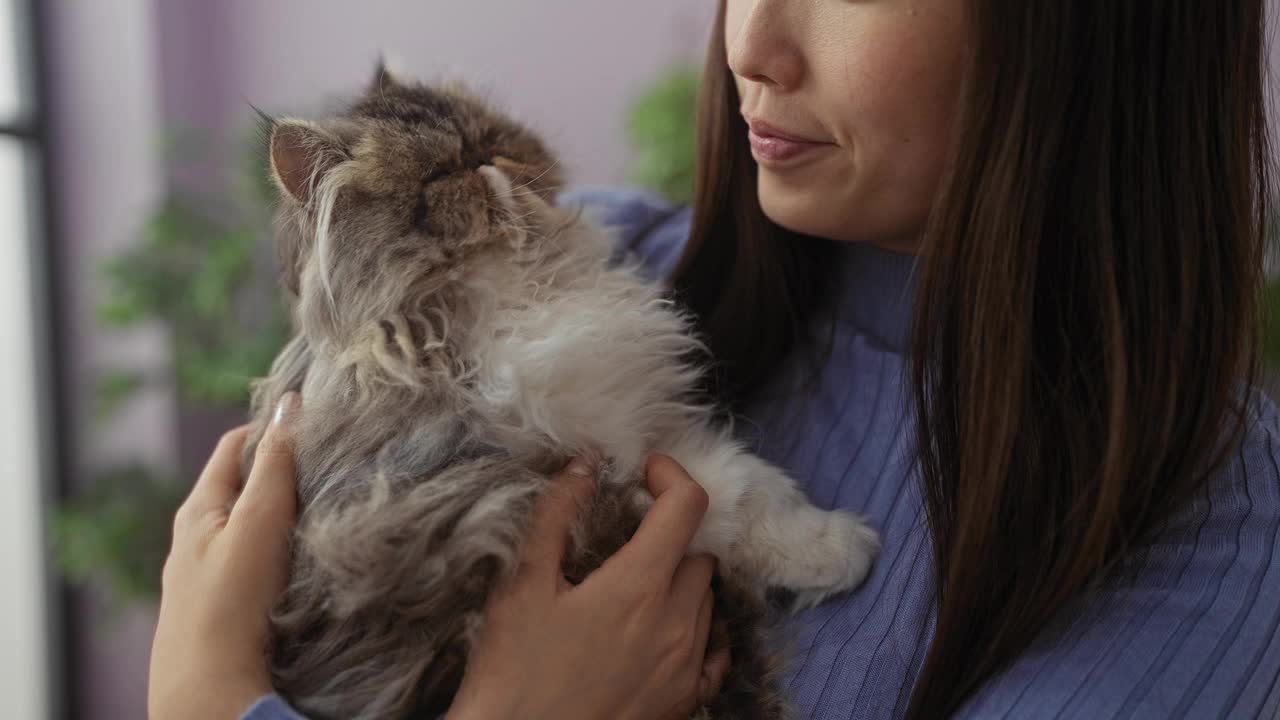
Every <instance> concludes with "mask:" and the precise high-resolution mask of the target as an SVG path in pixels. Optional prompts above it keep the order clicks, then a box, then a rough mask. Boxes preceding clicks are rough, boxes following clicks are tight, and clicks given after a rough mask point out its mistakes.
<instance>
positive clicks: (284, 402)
mask: <svg viewBox="0 0 1280 720" xmlns="http://www.w3.org/2000/svg"><path fill="white" fill-rule="evenodd" d="M297 407H298V393H296V392H287V393H285V394H284V395H282V396H281V397H280V402H278V403H276V414H275V416H274V417H272V418H271V424H272V425H279V424H280V423H282V422H283V421H284V416H285V415H288V414H289V413H292V412H293V411H294V409H295V408H297Z"/></svg>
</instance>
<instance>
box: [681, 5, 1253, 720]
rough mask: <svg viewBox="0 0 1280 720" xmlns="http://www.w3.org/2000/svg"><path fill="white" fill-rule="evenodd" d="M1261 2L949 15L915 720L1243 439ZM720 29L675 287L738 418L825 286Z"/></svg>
mask: <svg viewBox="0 0 1280 720" xmlns="http://www.w3.org/2000/svg"><path fill="white" fill-rule="evenodd" d="M1263 6H1264V0H1232V1H1230V2H1206V0H1163V1H1162V2H1158V3H1139V2H1134V1H1133V0H1037V1H1036V2H1027V1H1026V0H968V4H967V8H966V18H967V28H966V31H967V32H968V33H969V39H970V42H969V43H968V47H969V48H970V50H969V56H968V59H967V66H966V72H965V75H964V77H965V83H964V86H965V90H964V92H963V93H962V95H963V99H962V107H961V110H960V113H959V115H958V119H957V123H958V125H957V128H956V133H957V135H956V136H957V137H958V138H959V140H958V142H957V145H956V147H955V149H954V152H953V155H952V157H951V158H950V162H949V163H948V169H947V171H946V173H945V176H944V178H943V181H942V184H941V187H942V190H941V191H940V193H939V196H938V197H937V199H936V201H935V205H934V208H933V212H932V214H931V216H930V218H929V221H928V227H927V229H926V231H925V232H924V237H923V241H922V247H921V249H922V252H923V254H924V262H923V263H922V274H921V276H920V281H919V296H918V298H917V303H916V311H915V315H914V318H915V321H914V329H913V334H912V345H911V348H910V350H911V367H912V376H911V379H912V392H913V394H914V407H915V422H916V442H917V448H918V463H919V464H918V467H919V476H920V479H921V482H922V483H923V497H924V500H925V505H926V509H927V512H928V517H929V524H930V529H931V532H932V536H933V548H934V561H935V567H936V575H935V582H936V593H937V603H938V605H937V626H936V632H935V635H934V639H933V643H932V645H931V647H930V649H929V653H928V655H927V657H926V660H925V662H924V666H923V668H922V670H921V673H920V675H919V677H918V679H917V681H916V686H915V689H914V693H913V695H912V701H911V705H910V710H909V716H910V717H913V718H940V717H945V716H947V715H948V714H950V713H952V712H954V711H955V710H956V709H958V708H959V707H960V706H961V704H962V703H963V702H964V700H965V699H966V697H967V696H968V695H969V694H970V693H972V692H973V691H974V690H975V689H976V688H977V687H979V686H980V685H981V684H982V683H983V682H984V681H985V680H987V679H988V678H990V677H991V676H992V675H993V674H994V673H996V672H998V671H999V670H1001V669H1002V668H1004V667H1005V666H1007V665H1008V663H1010V662H1011V661H1012V660H1013V659H1014V658H1015V657H1016V656H1017V655H1018V654H1019V653H1020V652H1022V651H1023V650H1025V649H1026V647H1027V646H1028V645H1029V644H1030V643H1031V641H1032V640H1033V638H1034V637H1035V636H1036V634H1037V633H1038V632H1039V631H1040V630H1041V628H1043V627H1044V626H1045V624H1046V623H1047V622H1048V621H1049V620H1050V619H1051V618H1052V617H1053V616H1054V615H1055V613H1057V612H1058V611H1059V610H1060V609H1061V608H1062V607H1063V606H1064V605H1065V604H1066V603H1067V602H1068V601H1069V600H1070V599H1071V598H1072V597H1073V596H1075V595H1076V594H1077V593H1079V592H1080V591H1081V590H1082V589H1084V588H1085V587H1087V586H1088V585H1090V584H1091V583H1094V582H1098V581H1100V580H1103V579H1104V578H1105V577H1106V576H1107V574H1108V572H1110V571H1111V570H1113V569H1114V568H1115V567H1116V566H1117V565H1118V564H1119V563H1120V562H1121V561H1122V559H1123V558H1124V557H1125V556H1126V555H1127V554H1128V553H1129V552H1130V551H1131V550H1132V549H1133V548H1134V547H1135V546H1136V545H1138V544H1140V543H1141V542H1142V541H1143V539H1144V538H1145V537H1147V536H1148V535H1149V534H1150V533H1152V532H1153V531H1154V530H1155V529H1156V527H1157V526H1158V524H1159V523H1160V522H1161V521H1163V520H1164V519H1165V518H1166V517H1167V516H1168V514H1169V513H1170V512H1171V510H1172V509H1173V508H1174V507H1175V506H1176V505H1177V504H1179V503H1180V502H1182V501H1184V500H1185V499H1187V498H1188V496H1189V495H1191V494H1192V493H1194V492H1195V491H1196V490H1197V488H1199V487H1201V486H1202V485H1203V483H1204V481H1205V479H1206V477H1207V475H1208V474H1209V473H1211V472H1213V471H1214V470H1215V469H1217V468H1219V467H1220V466H1221V465H1222V463H1223V462H1225V460H1226V459H1227V458H1228V457H1229V456H1230V454H1231V453H1233V452H1234V451H1235V450H1236V449H1237V448H1238V445H1239V442H1240V440H1241V438H1242V437H1243V433H1244V430H1245V423H1246V418H1247V415H1246V412H1245V408H1244V405H1243V403H1244V400H1245V398H1246V394H1245V393H1244V388H1246V387H1247V386H1248V385H1250V384H1252V383H1253V381H1254V378H1255V377H1256V375H1257V372H1258V360H1257V357H1258V353H1257V347H1258V339H1257V328H1258V322H1257V318H1256V313H1257V312H1258V302H1257V298H1258V294H1259V292H1260V288H1261V284H1262V280H1263V267H1262V266H1263V254H1264V250H1265V242H1264V239H1265V233H1266V219H1267V217H1266V215H1267V205H1268V203H1267V199H1268V197H1269V164H1270V162H1271V160H1270V152H1269V145H1268V137H1267V125H1266V119H1265V92H1264V79H1265V77H1264V76H1265V73H1264V64H1263V56H1264V49H1265V22H1264V10H1263ZM723 15H724V7H723V2H722V3H721V9H720V18H719V19H718V22H717V27H716V28H715V29H714V30H713V33H712V41H711V48H710V52H709V54H708V58H707V66H706V72H705V76H704V81H703V87H702V97H701V106H700V110H699V117H698V123H699V158H698V174H697V187H696V192H695V198H696V199H695V204H694V221H693V227H692V231H691V236H690V239H689V244H688V248H687V250H686V253H685V255H684V257H683V258H682V260H681V262H680V263H679V265H678V266H677V268H676V270H675V273H674V277H673V283H674V285H675V287H676V289H677V291H678V292H679V293H680V294H681V296H682V297H683V299H684V301H685V302H686V303H687V304H688V305H689V307H690V308H691V309H692V310H693V311H694V312H695V313H696V314H697V316H698V317H699V319H700V322H701V325H702V330H703V332H704V333H705V335H706V337H707V338H708V340H709V344H710V347H711V349H712V352H713V353H714V354H715V356H716V359H717V362H718V367H719V374H718V376H717V377H718V383H717V385H716V388H715V389H716V391H717V392H718V393H719V394H720V396H721V399H722V400H724V401H726V402H727V403H728V404H730V405H735V404H738V405H740V404H741V403H742V402H743V401H744V400H745V399H746V398H748V397H750V394H751V393H752V391H753V390H754V389H756V388H758V387H759V386H760V385H761V383H762V382H764V380H765V379H767V378H768V376H769V372H770V369H771V368H772V367H773V366H774V365H775V364H776V363H777V361H778V360H779V358H780V357H781V356H782V355H783V354H784V353H785V352H786V351H787V349H788V348H789V347H790V346H791V344H792V343H793V342H795V341H796V340H797V339H798V338H799V337H800V334H801V332H802V330H801V329H802V328H803V327H804V324H803V322H802V320H803V318H804V317H805V316H806V314H807V313H809V312H810V311H811V310H812V309H813V307H814V305H815V304H816V303H818V302H819V301H820V300H821V288H822V287H823V282H822V273H821V268H822V262H821V258H820V257H818V254H819V253H820V252H821V249H820V248H821V245H820V244H818V243H815V242H812V241H809V240H808V239H806V238H802V237H799V236H796V235H794V234H793V233H789V232H787V231H786V230H784V229H782V228H780V227H778V226H777V225H775V224H773V223H771V222H770V221H769V220H768V219H767V218H765V217H764V215H763V213H762V211H761V209H760V205H759V202H758V199H757V198H756V181H755V167H754V165H753V163H752V160H751V157H750V151H749V148H748V144H747V140H746V128H745V126H744V125H743V122H742V120H741V118H740V117H739V115H738V102H739V99H738V96H737V92H736V89H735V87H734V83H733V78H732V75H731V74H730V72H729V70H728V68H727V65H726V60H725V58H726V55H725V43H724V37H723V19H724V18H723Z"/></svg>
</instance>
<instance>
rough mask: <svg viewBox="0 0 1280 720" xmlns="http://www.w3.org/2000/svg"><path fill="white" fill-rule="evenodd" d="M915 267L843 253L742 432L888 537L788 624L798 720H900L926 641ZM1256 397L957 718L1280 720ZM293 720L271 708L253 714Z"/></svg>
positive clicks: (930, 607) (1275, 611)
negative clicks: (915, 392)
mask: <svg viewBox="0 0 1280 720" xmlns="http://www.w3.org/2000/svg"><path fill="white" fill-rule="evenodd" d="M566 201H567V202H572V203H581V204H583V205H584V206H586V207H587V209H588V211H589V212H590V213H591V214H593V215H595V216H596V217H597V218H599V219H600V220H602V221H603V222H605V223H607V224H609V225H612V226H615V227H617V228H618V230H619V234H620V237H621V240H622V242H623V244H622V246H621V247H622V248H624V249H626V250H630V251H632V252H635V253H637V254H638V255H639V256H640V257H642V258H643V259H644V260H645V261H646V265H647V267H648V268H649V270H650V271H651V272H652V274H653V276H654V277H661V276H664V275H665V274H666V273H667V272H668V271H669V270H670V269H671V268H672V266H673V265H674V263H675V260H676V259H677V257H678V256H679V253H680V250H681V248H682V246H683V243H684V240H685V238H686V235H687V233H688V226H689V212H688V210H687V209H681V208H672V207H670V206H668V205H666V204H664V203H662V202H661V201H659V200H657V199H656V198H654V197H652V196H650V195H647V194H643V193H638V192H625V191H582V192H577V193H573V194H572V195H570V196H569V197H568V198H567V199H566ZM913 261H914V258H911V257H908V256H902V255H893V254H890V253H887V252H883V251H880V250H876V249H875V248H871V247H868V246H863V245H854V244H847V245H843V246H842V247H841V248H840V250H839V261H838V267H836V268H835V271H836V274H837V278H838V281H839V282H838V286H837V291H836V292H835V293H834V298H833V300H832V302H831V304H830V306H829V307H828V308H826V309H825V310H824V311H822V312H820V313H818V315H817V316H815V317H814V318H813V319H812V320H813V322H814V323H817V324H818V329H819V330H821V331H823V332H819V333H817V335H819V336H821V337H822V338H823V339H822V343H821V347H819V346H817V345H802V346H800V347H798V348H796V350H795V351H794V352H793V353H792V354H791V356H790V357H788V358H787V359H786V360H785V361H784V362H783V364H782V365H781V367H779V368H778V370H777V373H776V376H775V377H774V378H773V380H772V381H771V383H770V385H769V387H768V388H767V392H766V393H764V395H763V397H762V398H761V400H760V401H759V402H757V403H756V404H755V405H754V406H753V407H751V408H749V411H748V412H747V413H746V417H745V418H744V419H743V420H742V421H741V422H740V423H739V425H738V431H739V433H740V434H741V435H742V436H743V437H744V438H745V439H747V440H748V441H750V442H752V443H754V445H755V446H756V447H757V448H758V451H759V452H760V454H761V455H762V456H764V457H765V458H767V459H769V460H770V461H772V462H774V463H776V464H778V465H779V466H780V467H783V468H785V469H786V470H788V471H789V472H790V473H791V474H792V476H793V477H795V478H797V479H798V480H799V482H800V483H801V485H802V486H803V487H804V488H805V489H806V491H807V493H808V494H809V496H810V498H811V499H812V500H813V502H814V503H816V504H817V505H819V506H821V507H825V508H849V509H853V510H856V511H858V512H861V513H863V514H864V515H865V516H866V517H867V518H868V519H869V521H870V522H871V523H872V524H873V525H874V526H875V527H876V528H878V529H879V530H880V532H881V533H882V536H883V541H884V552H883V555H882V556H881V557H880V559H879V560H878V561H877V563H876V565H875V567H874V569H873V570H872V572H871V575H870V576H869V577H868V579H867V581H866V583H865V584H864V585H863V586H862V587H861V588H860V589H859V590H858V591H857V592H855V593H853V594H852V595H849V596H847V597H843V598H839V599H836V600H833V601H831V602H829V603H826V604H824V605H822V606H819V607H817V608H814V609H812V610H809V611H806V612H804V613H802V614H800V615H799V616H797V617H796V618H795V619H794V620H793V621H792V623H791V633H790V635H791V643H790V645H791V648H790V650H791V652H790V655H791V664H790V669H789V671H788V673H787V676H786V679H785V685H786V688H787V692H788V695H789V696H790V698H791V699H792V701H793V703H794V705H795V707H796V709H797V713H796V715H797V717H799V718H821V719H824V720H826V719H833V720H834V719H836V718H839V719H841V720H843V719H845V718H859V719H862V718H867V719H871V718H875V719H879V718H895V717H899V716H901V715H902V713H903V712H904V710H905V708H906V703H907V701H908V698H909V696H910V693H911V689H912V687H913V683H914V681H915V678H916V676H917V674H918V673H919V671H920V666H921V664H922V662H923V659H924V655H925V652H926V650H927V649H928V646H929V643H930V641H931V638H932V634H933V633H932V625H933V613H934V608H935V604H934V599H933V583H932V557H931V549H930V540H929V535H928V529H927V527H926V525H925V517H924V508H923V505H922V503H921V498H920V495H919V492H918V485H917V482H916V478H915V477H914V475H913V468H912V464H911V457H912V455H911V453H912V449H913V445H912V438H911V435H912V432H911V431H912V425H911V415H910V410H909V408H908V407H907V397H908V396H907V393H906V386H905V381H906V378H905V377H904V369H905V362H904V358H903V354H902V349H903V339H904V334H905V331H906V329H907V326H908V324H909V320H910V311H911V301H912V297H913V296H912V282H913V280H912V270H913ZM828 338H830V345H829V348H828ZM828 350H829V352H827V351H828ZM815 363H817V367H818V368H820V369H819V371H818V374H817V377H816V381H813V379H812V378H813V368H814V367H815V365H814V364H815ZM1252 397H1253V400H1254V402H1253V409H1254V413H1253V420H1252V424H1251V427H1250V430H1249V434H1248V437H1247V440H1246V442H1245V443H1244V446H1243V448H1242V449H1241V451H1240V452H1239V453H1238V455H1237V456H1236V457H1235V458H1234V459H1233V461H1232V462H1231V463H1230V465H1229V466H1228V467H1227V468H1226V469H1225V470H1224V471H1222V472H1221V473H1219V474H1218V476H1217V477H1215V478H1213V480H1212V481H1211V482H1210V483H1208V484H1207V485H1206V486H1205V487H1204V488H1203V490H1202V492H1200V493H1199V494H1198V495H1197V496H1196V497H1195V498H1194V499H1193V500H1192V501H1191V502H1189V503H1187V504H1186V505H1185V506H1184V507H1182V508H1181V509H1180V510H1179V511H1178V512H1177V513H1175V515H1174V516H1173V517H1172V518H1170V519H1169V521H1168V522H1167V523H1166V524H1165V526H1164V527H1163V528H1162V530H1161V531H1160V533H1159V535H1158V537H1157V538H1156V539H1155V541H1154V542H1152V543H1151V544H1149V545H1146V546H1144V547H1142V548H1140V549H1139V550H1138V551H1137V552H1136V553H1135V556H1134V557H1133V558H1132V560H1133V562H1134V563H1135V567H1137V571H1136V573H1134V574H1132V575H1130V576H1129V577H1126V578H1125V580H1124V581H1123V582H1120V581H1117V582H1113V583H1110V584H1106V585H1104V586H1102V587H1101V588H1099V589H1096V590H1092V591H1089V592H1087V593H1084V594H1082V595H1081V596H1080V597H1079V598H1077V600H1076V601H1075V602H1074V603H1073V604H1072V605H1071V606H1070V607H1068V608H1067V609H1066V610H1065V611H1063V612H1062V613H1061V614H1060V616H1059V617H1058V618H1057V619H1056V620H1055V621H1054V622H1052V623H1051V624H1049V625H1048V626H1046V627H1045V628H1044V630H1043V632H1042V633H1041V636H1040V638H1039V639H1038V640H1037V641H1036V642H1035V643H1034V645H1033V646H1032V647H1031V648H1029V649H1028V650H1027V651H1026V652H1025V653H1024V654H1023V655H1022V657H1021V658H1019V659H1018V660H1017V662H1015V663H1014V664H1013V665H1012V667H1010V668H1008V669H1007V670H1006V671H1004V672H1003V673H1001V674H1000V675H999V676H997V677H995V678H993V679H991V680H990V681H989V682H988V683H987V684H986V685H985V686H984V687H983V688H982V689H981V690H979V691H978V692H977V693H976V694H975V695H974V696H973V697H972V698H971V699H970V701H969V702H968V703H967V705H966V706H965V707H964V708H963V709H962V710H961V711H960V712H959V713H958V715H957V717H960V718H984V719H985V718H992V719H998V718H1034V719H1037V720H1040V719H1044V720H1048V719H1050V718H1081V719H1082V720H1095V719H1097V720H1100V719H1103V718H1161V719H1163V718H1259V717H1261V718H1268V719H1274V718H1280V638H1278V635H1277V628H1278V626H1280V551H1277V543H1278V542H1280V462H1278V461H1277V458H1280V414H1278V413H1277V411H1276V408H1275V407H1274V406H1273V405H1272V403H1271V402H1270V401H1269V400H1268V399H1266V398H1265V397H1264V396H1262V395H1261V394H1260V393H1253V396H1252ZM295 717H297V716H296V715H295V714H293V713H292V712H291V711H290V710H289V709H288V708H287V706H285V705H284V704H283V703H282V702H280V700H279V699H278V698H275V697H274V696H271V697H267V698H263V699H262V700H261V701H260V702H259V703H258V704H257V705H255V706H254V708H253V709H251V710H250V712H249V713H248V714H246V716H245V718H246V720H286V719H287V720H292V719H293V718H295Z"/></svg>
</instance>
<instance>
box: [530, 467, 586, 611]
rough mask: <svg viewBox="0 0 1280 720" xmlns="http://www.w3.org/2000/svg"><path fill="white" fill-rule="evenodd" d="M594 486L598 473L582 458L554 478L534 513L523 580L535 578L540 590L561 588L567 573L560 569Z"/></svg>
mask: <svg viewBox="0 0 1280 720" xmlns="http://www.w3.org/2000/svg"><path fill="white" fill-rule="evenodd" d="M595 485H596V484H595V470H594V469H593V468H592V467H591V465H590V464H589V463H587V461H585V460H583V459H582V458H574V459H573V460H572V461H571V462H570V463H569V465H568V466H567V467H565V469H564V470H562V471H561V472H560V474H559V475H557V476H555V477H554V478H552V479H551V482H550V483H549V484H548V485H547V490H546V493H545V494H544V495H543V496H542V498H540V499H539V500H538V504H537V506H536V507H535V508H534V511H533V524H532V525H531V526H530V529H529V539H528V541H527V542H526V543H525V550H524V557H523V559H522V563H521V568H520V577H521V578H522V579H534V582H536V583H538V586H539V587H543V588H550V589H552V590H556V589H558V588H559V587H560V586H561V584H562V583H563V582H564V574H563V573H562V572H561V569H560V566H561V563H562V562H563V560H564V552H565V548H566V546H567V545H568V543H569V533H570V531H571V530H572V528H573V523H574V520H576V519H577V517H578V511H579V509H580V508H581V507H582V506H583V505H584V504H586V503H587V501H589V500H590V499H591V494H592V493H593V492H594V491H595ZM543 583H546V584H545V585H544V584H543Z"/></svg>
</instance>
